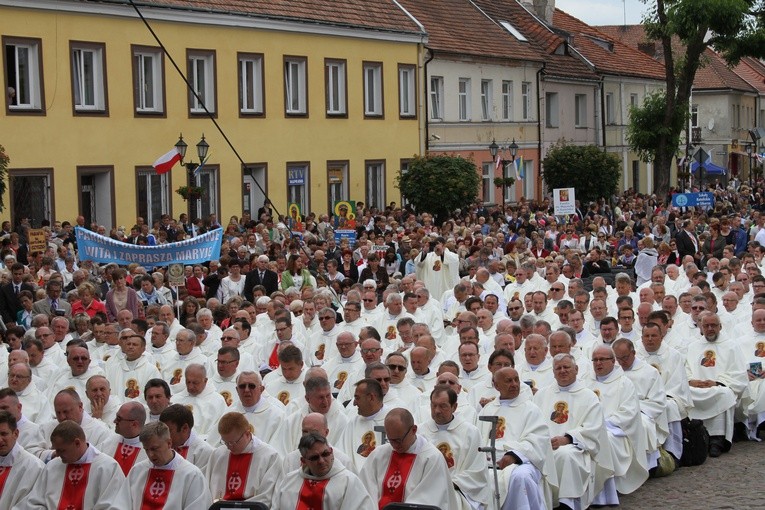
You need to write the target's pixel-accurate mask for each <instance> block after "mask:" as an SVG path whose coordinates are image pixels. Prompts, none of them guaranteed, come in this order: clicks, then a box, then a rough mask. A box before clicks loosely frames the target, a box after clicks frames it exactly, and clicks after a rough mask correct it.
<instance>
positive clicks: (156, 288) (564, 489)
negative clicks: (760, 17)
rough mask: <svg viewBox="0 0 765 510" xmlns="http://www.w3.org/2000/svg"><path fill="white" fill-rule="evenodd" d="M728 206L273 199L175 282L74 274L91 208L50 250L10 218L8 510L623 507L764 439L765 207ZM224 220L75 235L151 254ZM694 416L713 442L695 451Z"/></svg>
mask: <svg viewBox="0 0 765 510" xmlns="http://www.w3.org/2000/svg"><path fill="white" fill-rule="evenodd" d="M715 193H716V203H715V206H714V207H713V208H710V209H708V210H701V209H689V210H678V209H676V208H672V207H671V206H668V205H667V203H666V202H665V201H664V200H662V199H657V198H656V197H653V196H642V195H638V194H634V193H631V192H628V193H625V194H623V195H621V196H619V197H615V198H614V199H613V200H612V201H606V200H600V201H598V202H595V203H592V204H587V205H584V206H580V204H578V203H577V210H576V214H575V215H571V216H556V215H555V214H554V210H553V208H552V206H551V204H550V202H549V201H548V200H544V201H543V202H540V203H530V202H526V201H525V200H524V201H521V202H520V203H518V204H513V205H508V206H506V207H505V208H501V207H489V208H487V207H485V206H483V205H481V204H476V205H473V206H470V207H466V208H465V210H460V211H455V212H454V214H453V215H452V216H450V217H448V218H433V217H432V216H431V215H429V214H427V213H422V214H414V213H412V212H411V211H409V210H408V209H406V208H401V207H397V205H396V204H395V203H392V204H390V205H389V206H388V207H386V208H384V209H380V210H378V209H375V208H374V207H371V208H369V207H365V205H364V204H363V203H357V204H356V206H357V210H356V211H355V214H354V218H355V222H354V223H355V227H356V228H355V232H353V235H351V236H348V235H343V236H339V235H338V236H337V238H336V232H335V226H336V225H335V223H334V219H333V217H332V216H331V215H326V214H321V215H313V214H308V215H306V216H305V217H304V218H303V219H302V224H301V227H302V230H301V231H300V233H299V235H296V234H295V233H294V232H291V230H290V228H288V227H289V226H290V222H289V221H288V220H289V219H288V218H283V217H279V216H277V215H275V213H274V211H273V209H272V208H271V206H270V204H269V203H268V202H266V204H264V207H262V208H261V209H260V210H259V211H258V212H257V214H256V215H255V217H254V218H253V216H252V215H251V214H250V213H249V212H247V213H244V214H243V215H242V218H238V217H232V218H231V219H230V221H229V223H228V224H227V225H226V226H221V228H223V230H224V240H223V243H222V248H221V254H220V257H218V258H217V259H216V260H210V261H208V262H206V263H204V264H199V265H192V266H188V267H186V275H185V285H183V286H170V285H169V283H168V282H169V280H168V276H167V274H166V271H165V268H163V267H144V266H140V265H138V264H130V265H127V266H122V267H121V266H118V265H116V264H111V263H110V264H99V263H97V262H95V261H92V260H84V258H82V259H81V258H80V256H79V254H78V251H77V240H76V236H75V235H74V230H73V227H75V226H80V227H82V228H86V225H85V220H84V218H82V217H78V218H76V219H75V221H74V224H71V223H69V222H66V221H65V222H53V223H52V224H46V225H44V227H43V228H44V230H45V233H46V238H47V245H48V246H47V249H46V250H44V251H31V250H30V249H29V246H28V244H27V229H28V228H29V225H28V223H26V222H22V223H21V224H19V225H18V226H17V227H16V228H14V229H12V228H11V225H10V223H8V222H4V223H3V224H2V230H3V232H0V240H1V241H0V243H1V244H0V260H2V264H1V265H2V267H0V314H2V319H3V320H2V322H3V323H4V327H3V331H2V337H3V342H4V344H5V345H4V346H5V348H4V349H0V508H12V509H17V508H18V509H26V508H76V509H80V508H87V509H109V508H113V509H119V510H125V509H131V508H134V509H140V508H167V509H170V508H184V509H192V510H193V509H204V510H206V509H207V508H209V506H210V505H211V504H212V503H213V501H217V500H248V501H256V502H261V503H264V504H265V505H267V506H268V507H269V508H275V509H294V508H324V509H333V510H335V509H363V510H366V509H370V510H371V509H376V508H383V507H384V506H385V505H386V504H388V503H395V502H405V503H413V504H426V505H435V506H436V507H438V508H441V509H443V510H461V509H465V510H468V509H473V510H475V509H496V510H498V509H499V508H502V509H511V508H532V509H542V508H548V509H552V508H564V509H565V508H570V509H575V510H580V509H584V508H588V507H590V506H591V505H595V506H613V505H618V503H619V494H629V493H632V492H634V491H636V490H639V488H640V487H641V486H642V485H643V484H644V483H645V481H646V480H647V479H648V478H649V476H652V475H653V476H666V475H669V474H671V473H672V471H674V470H675V469H676V468H678V467H680V465H681V464H685V465H687V464H688V462H687V458H689V457H690V456H694V457H698V455H699V451H698V449H699V448H703V450H704V451H703V452H701V453H702V454H703V455H702V457H706V455H707V454H708V455H709V456H710V457H713V458H714V457H719V456H720V455H723V454H725V453H726V452H728V451H729V450H730V449H731V447H732V446H733V443H736V442H738V444H737V445H736V447H737V448H738V447H745V446H744V445H745V442H746V441H759V440H761V439H762V437H763V423H764V422H765V392H763V389H762V388H763V379H764V378H765V375H764V374H765V373H764V372H763V370H762V362H763V360H765V276H763V275H762V271H763V268H764V267H765V265H764V264H765V262H764V261H763V255H765V213H761V212H760V211H759V207H758V206H757V204H758V203H759V202H762V200H761V199H760V197H759V196H756V195H754V194H752V193H751V192H749V190H747V189H741V190H739V192H737V193H733V192H732V191H731V190H725V189H718V190H716V191H715ZM218 226H220V225H219V224H218V221H217V218H215V217H214V216H213V217H210V218H206V219H204V220H194V221H192V222H189V221H188V218H186V217H185V216H184V217H181V218H179V219H178V220H177V221H176V220H174V219H172V218H171V217H170V216H167V215H165V216H163V217H162V218H161V219H160V220H158V221H157V222H155V223H154V224H153V225H148V224H146V223H145V222H144V221H143V219H142V218H138V219H137V221H136V224H135V225H134V226H132V227H131V228H130V229H129V230H128V229H126V228H124V227H117V228H114V229H108V230H107V229H106V228H104V227H101V226H98V225H91V226H88V227H87V228H90V229H92V230H94V231H96V232H100V233H102V234H103V235H107V236H111V237H113V238H114V239H118V240H120V241H123V242H126V243H131V244H146V245H159V244H164V243H169V242H174V241H178V240H182V239H184V238H186V237H189V236H195V235H197V234H199V233H201V232H202V231H204V230H205V229H206V228H217V227H218ZM345 234H347V232H346V233H345ZM701 425H703V427H704V428H705V429H706V431H707V432H708V435H709V441H708V445H706V444H704V445H701V446H699V443H698V442H690V441H686V442H685V443H684V440H683V439H684V433H685V434H686V436H687V434H688V430H689V429H690V428H691V427H692V426H694V427H696V428H698V427H701ZM686 439H688V438H687V437H686ZM691 447H693V448H694V449H695V451H693V452H691V451H688V450H689V448H691ZM479 449H480V450H479ZM684 449H685V451H684ZM712 462H713V461H712ZM691 463H692V462H691ZM684 469H685V468H684ZM495 474H496V477H497V483H495V478H494V476H495Z"/></svg>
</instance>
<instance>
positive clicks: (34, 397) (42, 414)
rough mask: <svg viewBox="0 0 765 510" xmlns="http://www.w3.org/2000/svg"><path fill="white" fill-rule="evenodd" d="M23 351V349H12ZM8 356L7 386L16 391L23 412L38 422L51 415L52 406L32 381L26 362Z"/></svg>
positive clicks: (30, 371)
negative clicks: (16, 360) (22, 406)
mask: <svg viewBox="0 0 765 510" xmlns="http://www.w3.org/2000/svg"><path fill="white" fill-rule="evenodd" d="M14 352H19V353H23V352H24V351H14ZM12 356H13V353H11V356H9V360H10V363H11V364H10V367H9V368H8V387H9V388H10V389H12V390H13V391H14V392H16V395H17V396H18V398H19V401H20V402H21V403H22V404H23V405H24V410H25V411H24V414H25V415H26V416H27V417H28V418H29V419H30V420H31V421H33V422H35V423H40V422H43V421H45V420H48V419H49V418H50V417H51V416H53V407H51V403H50V399H49V398H48V396H47V395H45V394H44V393H43V392H41V391H40V390H39V389H38V388H37V384H35V383H34V382H33V381H32V378H33V375H32V369H31V367H30V366H29V365H28V364H27V363H23V362H19V363H17V362H15V360H12Z"/></svg>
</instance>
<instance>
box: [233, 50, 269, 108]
mask: <svg viewBox="0 0 765 510" xmlns="http://www.w3.org/2000/svg"><path fill="white" fill-rule="evenodd" d="M238 59H239V112H240V113H242V114H243V115H263V113H264V112H265V110H264V106H263V105H264V100H263V99H264V97H263V95H264V94H263V90H264V87H263V84H264V78H263V55H262V54H258V53H240V54H239V55H238Z"/></svg>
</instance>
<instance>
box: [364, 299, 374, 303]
mask: <svg viewBox="0 0 765 510" xmlns="http://www.w3.org/2000/svg"><path fill="white" fill-rule="evenodd" d="M372 301H374V299H364V302H365V303H371V302H372Z"/></svg>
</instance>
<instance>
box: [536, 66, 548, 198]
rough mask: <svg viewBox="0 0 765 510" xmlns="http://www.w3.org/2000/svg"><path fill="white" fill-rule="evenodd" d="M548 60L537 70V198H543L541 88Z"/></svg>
mask: <svg viewBox="0 0 765 510" xmlns="http://www.w3.org/2000/svg"><path fill="white" fill-rule="evenodd" d="M546 66H547V63H546V62H542V67H540V68H539V70H537V162H538V163H537V164H538V165H539V172H537V200H540V201H541V199H542V89H541V88H540V85H539V84H540V82H541V78H540V76H542V73H544V72H545V67H546Z"/></svg>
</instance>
